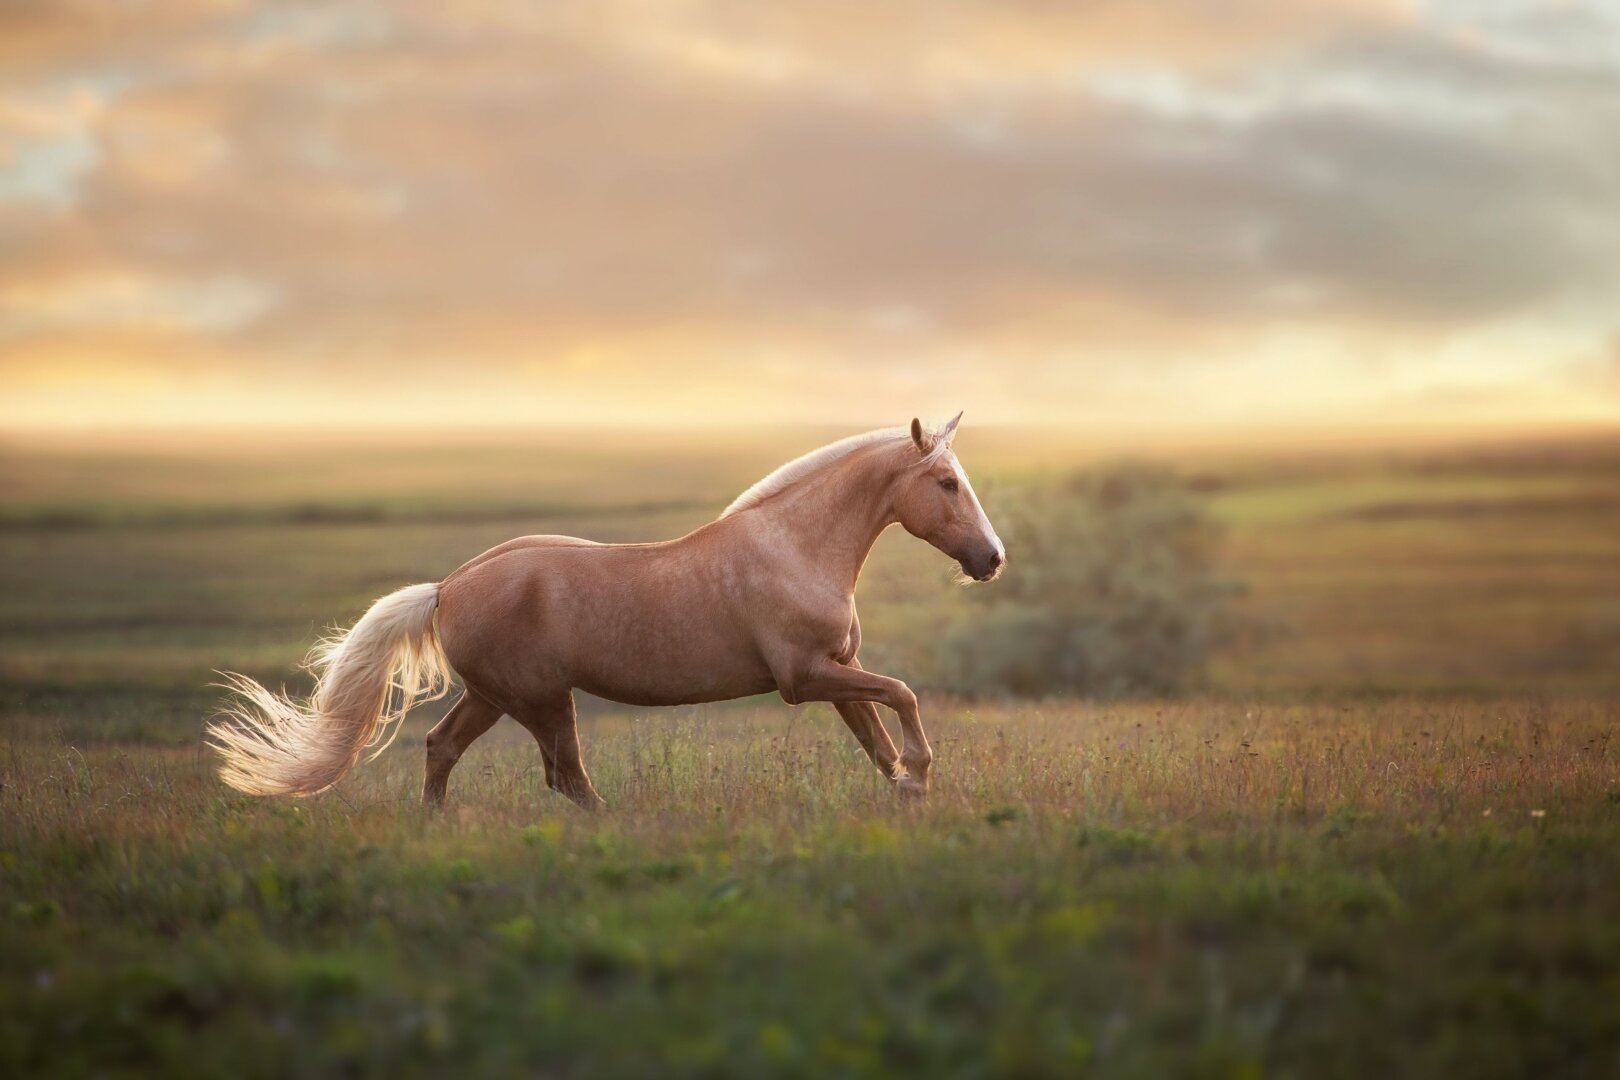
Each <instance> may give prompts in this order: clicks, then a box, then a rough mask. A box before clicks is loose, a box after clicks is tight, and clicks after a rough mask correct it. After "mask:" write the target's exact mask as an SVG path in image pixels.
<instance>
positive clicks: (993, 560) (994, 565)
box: [990, 551, 1007, 570]
mask: <svg viewBox="0 0 1620 1080" xmlns="http://www.w3.org/2000/svg"><path fill="white" fill-rule="evenodd" d="M1006 561H1007V560H1006V559H1005V558H1004V557H1003V556H1002V554H1001V552H999V551H992V552H991V553H990V569H992V570H999V569H1001V564H1002V563H1004V562H1006Z"/></svg>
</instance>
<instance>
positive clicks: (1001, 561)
mask: <svg viewBox="0 0 1620 1080" xmlns="http://www.w3.org/2000/svg"><path fill="white" fill-rule="evenodd" d="M1006 565H1007V557H1006V556H1005V555H1003V554H1002V553H1001V552H1000V551H996V550H991V551H988V552H986V553H985V554H984V555H982V556H979V557H977V558H973V559H963V560H962V571H963V572H964V573H966V574H967V576H968V577H970V578H972V579H973V580H974V581H994V580H996V578H998V577H1000V576H1001V568H1002V567H1003V566H1006Z"/></svg>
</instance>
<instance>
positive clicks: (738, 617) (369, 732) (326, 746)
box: [206, 413, 1007, 809]
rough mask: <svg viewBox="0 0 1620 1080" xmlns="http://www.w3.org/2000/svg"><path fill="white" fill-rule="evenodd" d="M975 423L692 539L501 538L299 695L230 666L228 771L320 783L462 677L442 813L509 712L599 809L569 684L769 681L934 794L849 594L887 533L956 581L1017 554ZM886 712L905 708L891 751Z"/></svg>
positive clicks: (911, 719)
mask: <svg viewBox="0 0 1620 1080" xmlns="http://www.w3.org/2000/svg"><path fill="white" fill-rule="evenodd" d="M961 419H962V414H961V413H957V414H956V416H955V417H954V418H953V419H952V420H951V421H950V422H949V423H947V424H945V425H944V426H943V427H941V428H939V429H937V430H930V429H928V428H925V427H924V425H923V424H922V423H921V422H920V421H919V420H916V419H913V420H912V421H911V425H910V427H909V429H907V428H891V429H884V430H880V431H873V432H868V433H866V434H863V435H855V436H851V437H850V438H846V439H842V440H840V441H838V442H834V443H831V444H829V445H827V446H823V447H821V448H820V449H817V450H813V451H811V452H810V453H808V454H805V455H804V456H802V457H799V458H796V459H794V460H793V461H790V462H788V463H787V464H785V465H783V466H781V467H780V468H778V469H776V470H775V471H774V472H772V473H770V474H769V475H768V476H766V477H765V478H764V479H762V480H760V481H759V482H758V483H756V484H754V485H753V486H752V487H750V488H749V489H748V490H746V491H744V492H743V493H742V494H741V495H739V496H738V497H737V498H736V499H735V500H734V501H733V502H732V503H731V505H729V506H728V507H726V509H725V511H724V512H723V513H722V514H721V515H720V516H719V517H718V518H716V519H715V520H714V521H711V522H709V523H708V524H706V525H703V526H701V527H700V528H698V529H695V530H693V531H692V532H690V533H688V534H686V535H685V536H682V537H679V538H678V539H674V540H667V541H662V542H658V543H644V544H599V543H595V542H592V541H590V540H582V539H579V538H577V537H572V536H524V537H519V538H518V539H515V540H509V541H507V542H506V543H504V544H501V545H499V546H497V547H494V548H491V549H490V550H488V551H486V552H484V553H483V554H482V555H479V556H478V557H477V558H475V559H473V560H471V561H470V562H468V563H465V564H464V565H462V566H461V567H460V568H459V569H457V570H456V571H455V572H454V573H452V574H450V576H449V577H446V578H445V579H444V580H443V581H440V582H438V583H437V584H433V583H428V584H421V585H410V586H407V587H405V588H402V589H399V590H397V591H395V592H392V593H390V594H388V595H387V596H384V597H382V598H381V599H380V600H378V601H376V603H374V604H373V605H372V606H371V608H370V609H369V610H368V611H367V612H366V613H365V614H364V615H363V616H361V618H360V619H359V621H358V622H356V623H355V624H354V626H353V627H351V628H350V629H349V630H348V631H347V632H342V633H337V634H335V635H334V636H331V637H329V638H327V639H325V640H323V641H322V642H320V643H319V644H318V645H317V646H316V647H315V649H314V650H313V651H312V652H311V654H310V657H309V659H308V660H307V661H306V665H307V666H308V667H309V668H310V670H311V671H312V672H313V673H314V674H315V676H316V680H315V687H314V691H313V693H312V694H311V695H310V697H309V698H308V699H307V700H304V701H298V700H294V699H291V698H289V697H287V696H285V695H283V694H276V693H273V692H271V691H269V690H267V689H265V687H264V686H262V685H261V684H259V683H258V682H255V681H254V680H252V679H250V678H247V677H246V676H243V675H239V674H234V673H222V674H223V677H224V678H225V680H226V681H225V683H224V684H223V685H224V686H225V687H226V688H227V689H228V690H230V691H231V695H230V697H229V699H228V702H227V704H226V706H225V707H224V708H223V709H222V711H221V713H220V715H219V716H218V717H216V718H215V720H214V721H213V722H211V723H210V724H209V725H208V728H207V736H206V739H207V741H208V742H209V743H210V744H211V745H212V746H213V748H214V749H215V750H216V751H217V752H218V755H219V759H220V762H219V775H220V777H221V779H222V780H223V781H224V782H225V783H226V784H228V785H230V786H231V787H233V788H236V789H237V790H239V791H242V792H246V793H248V794H251V795H287V796H303V795H312V794H315V793H317V792H321V791H324V790H326V789H327V788H329V787H331V786H332V785H333V784H335V783H337V781H338V780H340V779H341V778H342V777H343V776H344V775H345V774H346V773H348V772H349V770H350V769H352V768H353V767H354V766H355V765H356V764H357V763H358V762H359V761H360V759H361V758H362V756H363V755H364V754H365V751H366V750H368V749H373V748H374V753H373V754H372V755H371V756H372V757H375V756H376V754H379V753H381V752H382V751H383V750H384V749H386V748H387V746H388V744H389V743H390V742H392V740H393V737H394V736H395V735H397V734H398V732H399V728H400V727H401V724H400V721H401V720H402V719H403V718H404V716H405V714H406V713H407V712H409V711H410V709H411V707H412V706H413V705H414V704H415V703H417V702H418V701H424V700H432V699H435V698H439V697H443V696H444V695H445V694H446V693H447V692H448V691H449V688H450V683H451V676H452V673H454V674H455V675H458V676H460V678H461V683H462V686H463V692H462V695H461V697H460V699H459V700H458V701H457V702H456V703H455V704H454V705H453V706H452V707H451V708H450V710H449V711H448V712H447V713H446V714H445V716H444V719H443V720H441V721H440V722H439V723H438V724H437V725H436V726H435V727H434V728H433V729H432V730H431V731H429V732H428V734H427V739H426V743H427V764H426V775H425V778H424V780H423V785H422V801H423V802H424V804H426V805H429V806H439V805H442V804H443V802H444V799H445V793H446V788H447V785H448V782H449V777H450V771H451V769H453V768H454V767H455V764H456V762H457V761H458V760H459V759H460V758H461V755H462V754H463V753H465V752H466V750H467V747H468V746H470V745H471V744H472V743H473V741H474V740H475V739H477V738H478V737H479V736H481V735H483V734H484V733H485V732H486V731H488V730H489V729H490V728H491V727H493V726H494V725H495V722H496V721H497V720H499V719H500V718H501V717H502V716H503V715H506V716H511V717H512V718H513V719H515V720H517V722H518V723H520V724H522V725H523V726H524V727H525V728H527V729H528V730H529V732H530V733H531V734H532V735H533V736H534V738H535V741H536V742H537V743H539V746H540V754H541V758H542V761H543V764H544V767H545V776H546V783H547V786H548V787H550V788H551V789H552V790H554V791H557V792H559V793H561V794H562V795H564V796H566V797H567V798H569V799H571V800H573V801H574V802H575V803H577V804H579V805H580V806H582V807H585V808H587V809H595V808H598V807H600V806H602V805H604V804H603V801H602V799H601V797H600V796H599V795H598V794H597V792H596V789H595V788H594V787H593V786H592V785H591V779H590V776H589V774H588V773H587V772H586V770H585V763H584V760H583V758H582V757H581V753H580V743H579V732H578V727H577V724H576V721H575V713H574V691H575V690H583V691H585V692H586V693H590V694H594V695H596V696H597V697H601V698H606V699H608V700H610V701H616V702H620V703H622V704H626V705H642V706H658V705H686V704H696V703H700V702H710V701H723V700H729V699H732V698H739V697H746V696H749V695H753V694H761V693H769V692H771V691H776V692H777V693H779V694H780V695H781V696H782V699H783V700H784V701H786V702H787V703H788V704H790V705H797V704H799V703H801V702H808V701H826V702H831V703H832V704H833V705H834V706H835V707H836V708H837V710H838V715H839V716H840V717H841V718H842V719H843V721H844V723H845V724H846V725H847V726H848V727H849V729H850V731H851V732H852V733H853V734H854V736H855V738H856V740H857V741H858V742H859V743H860V745H861V749H863V750H864V751H865V752H866V754H867V756H868V757H869V758H871V760H872V762H873V764H875V765H876V766H877V768H878V770H879V772H880V773H881V774H882V775H883V776H884V777H885V778H886V779H887V780H888V781H889V782H890V784H891V785H892V786H893V787H894V788H895V789H896V790H897V791H898V793H899V795H900V796H901V797H905V798H920V797H922V796H924V795H926V794H927V792H928V787H929V776H928V773H929V767H930V765H931V764H932V763H933V750H932V748H931V747H930V746H929V744H928V736H927V734H926V733H925V732H924V730H923V724H922V717H921V715H920V713H919V712H918V707H917V695H916V694H914V693H912V691H911V688H910V687H908V686H907V685H906V684H905V683H903V682H901V681H900V680H899V679H895V678H891V677H889V676H887V675H879V674H877V673H875V672H870V671H867V670H866V669H865V668H863V667H862V666H861V662H860V660H859V658H858V653H859V652H860V647H861V622H860V618H859V616H858V615H857V613H856V610H855V585H856V580H857V579H858V578H859V577H860V572H861V567H862V565H863V564H864V563H865V562H866V558H867V555H868V553H869V552H871V550H872V546H873V545H874V544H875V543H876V542H877V539H878V536H879V535H880V534H882V533H883V531H884V530H886V529H887V528H889V526H891V525H894V524H899V525H900V526H902V527H903V528H904V529H905V530H906V531H907V532H909V533H911V534H912V535H913V536H916V537H918V538H920V539H922V540H924V541H926V542H928V543H929V544H931V545H933V546H934V547H935V548H937V549H938V550H940V551H941V552H943V553H944V554H946V555H947V556H949V557H950V558H951V559H953V560H955V561H956V562H957V563H958V564H959V566H960V568H961V575H962V577H963V579H964V582H965V581H966V580H967V579H971V580H973V581H980V582H985V581H991V580H993V579H995V578H996V577H998V576H1000V574H1001V572H1002V568H1003V567H1004V566H1005V565H1006V561H1007V552H1006V548H1005V547H1004V546H1003V544H1002V542H1001V538H1000V537H998V536H997V535H996V531H995V529H994V528H993V527H992V526H991V524H990V521H989V519H988V518H987V517H986V516H985V512H984V509H983V507H982V506H981V505H980V504H979V499H978V496H977V495H976V494H975V493H974V491H973V486H972V484H970V483H969V482H968V477H967V473H966V472H965V471H964V470H963V468H962V466H961V463H960V462H959V461H957V459H956V455H955V453H954V452H953V451H952V449H951V441H952V439H953V437H954V435H955V432H956V427H957V424H958V423H959V422H960V421H961ZM874 703H875V704H874ZM876 704H881V705H884V706H886V707H887V708H888V709H890V710H892V711H893V712H894V714H895V716H896V717H897V718H898V719H899V723H900V729H901V733H902V748H901V749H900V750H899V751H898V752H897V751H896V749H895V746H894V742H893V740H892V739H891V738H890V736H889V733H888V731H887V730H886V729H885V727H884V725H883V722H882V719H881V718H880V716H879V714H878V711H877V708H876V707H875V705H876ZM385 733H389V734H387V737H386V738H385V737H384V736H385Z"/></svg>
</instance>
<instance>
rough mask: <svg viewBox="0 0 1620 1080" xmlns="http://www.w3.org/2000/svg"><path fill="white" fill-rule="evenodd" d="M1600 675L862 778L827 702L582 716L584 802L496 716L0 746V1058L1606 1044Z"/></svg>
mask: <svg viewBox="0 0 1620 1080" xmlns="http://www.w3.org/2000/svg"><path fill="white" fill-rule="evenodd" d="M1612 721H1613V716H1612V712H1611V711H1610V710H1609V708H1608V707H1607V706H1605V705H1600V704H1579V703H1564V704H1561V705H1558V706H1554V707H1546V706H1538V705H1534V704H1524V703H1511V704H1509V703H1501V704H1496V705H1492V706H1489V707H1480V706H1474V705H1469V706H1457V705H1437V704H1432V703H1430V704H1394V703H1387V704H1382V705H1364V706H1358V707H1356V708H1354V709H1333V708H1294V709H1281V710H1265V711H1254V710H1245V709H1243V708H1241V707H1237V706H1211V705H1203V704H1183V705H1175V706H1170V705H1159V706H1153V705H1137V706H1128V707H1109V708H1101V707H1091V706H1076V705H1045V706H1034V707H1029V708H997V709H989V710H984V709H981V710H978V711H970V710H967V709H965V708H963V707H960V706H949V705H946V706H944V707H942V708H939V709H936V710H935V711H934V712H933V715H932V723H933V728H934V731H935V733H936V741H937V742H938V744H939V759H940V760H939V767H938V783H937V790H936V792H935V794H934V796H933V797H932V798H931V801H930V803H929V805H928V806H927V807H925V808H923V809H921V810H920V811H913V810H909V809H907V808H906V807H902V806H900V805H897V804H896V802H895V801H894V800H893V799H892V798H891V796H890V795H889V793H888V792H886V791H884V790H882V789H881V788H882V782H881V780H880V779H879V778H877V777H876V776H875V774H873V773H872V772H871V771H870V767H869V766H867V765H866V764H865V762H864V761H863V760H860V759H859V757H858V755H857V754H856V753H855V751H854V750H853V747H852V746H851V745H850V744H849V740H848V739H847V737H846V736H845V734H844V733H843V731H842V729H841V727H840V726H839V724H838V721H837V719H836V717H835V716H834V715H833V714H832V713H831V711H830V710H829V709H826V708H825V707H810V708H806V709H802V710H795V711H790V710H787V709H786V708H773V709H749V708H738V709H708V710H688V711H684V712H681V713H679V714H676V715H668V714H661V715H651V716H638V717H636V718H633V719H632V718H628V717H623V716H617V715H611V716H603V717H599V718H597V719H596V720H595V721H594V722H593V723H591V724H589V725H588V733H587V741H588V746H587V753H588V756H589V761H590V764H591V765H592V767H593V769H594V771H595V773H596V777H597V780H598V783H599V786H600V787H601V788H602V790H603V791H604V793H605V794H606V795H607V796H608V798H609V799H610V800H611V803H612V809H611V811H610V812H609V813H608V814H605V815H600V816H594V817H593V816H586V815H583V814H580V813H578V812H575V811H573V810H572V809H571V808H570V807H569V806H568V805H567V804H565V803H563V802H561V800H560V799H558V798H557V797H555V796H553V795H551V794H550V793H549V792H547V791H545V789H544V787H543V784H542V782H541V780H540V777H539V774H538V768H537V760H536V758H537V755H536V753H535V751H534V749H533V747H532V746H531V745H530V744H528V743H527V741H526V737H523V738H519V737H518V735H519V734H521V733H518V732H517V731H516V729H515V726H513V729H512V731H507V732H503V733H502V734H501V735H499V736H496V737H492V738H491V740H490V741H488V742H486V743H483V744H479V745H478V746H477V747H475V749H474V750H473V751H472V752H470V753H469V755H468V757H467V758H466V759H465V760H464V761H463V763H462V764H461V766H460V769H459V771H458V772H457V774H456V775H455V777H454V778H453V780H452V793H451V795H452V803H451V806H450V808H449V809H448V810H447V811H446V812H444V813H440V814H435V813H430V812H427V811H424V810H422V809H420V808H418V807H417V806H416V805H415V799H414V797H415V794H416V787H417V784H418V782H419V773H418V769H419V766H420V748H419V743H418V739H417V737H416V735H417V734H419V730H418V732H415V733H413V735H412V736H408V737H406V738H404V739H401V740H400V744H399V745H398V746H397V747H396V749H394V750H391V751H390V752H389V753H388V754H386V755H385V756H384V757H383V758H382V759H381V760H379V761H378V762H376V763H373V764H371V765H369V766H366V767H364V768H362V769H361V770H360V771H359V772H358V773H356V774H355V775H354V777H353V778H352V779H351V780H350V781H349V782H347V783H345V784H344V785H343V786H342V787H340V788H339V789H338V790H337V791H336V792H334V793H331V794H329V795H327V796H324V797H321V798H317V799H314V800H309V801H306V802H264V801H254V800H249V799H246V798H242V797H239V796H236V795H234V794H232V793H230V792H228V791H225V790H223V789H222V788H221V787H220V786H219V785H218V784H217V783H215V782H214V781H213V780H212V779H211V778H210V776H209V774H208V771H207V762H206V760H205V759H203V758H202V757H201V756H200V755H199V754H198V753H197V752H196V750H195V749H189V748H188V749H160V748H152V747H129V746H118V745H99V746H98V745H90V746H87V747H75V746H71V745H69V744H67V743H65V742H61V741H58V740H56V739H53V738H51V737H50V736H49V735H43V736H40V737H39V738H37V739H30V740H27V741H20V742H12V743H11V744H10V745H9V746H8V747H7V749H6V751H5V757H4V758H3V759H0V761H3V768H4V781H5V787H4V790H3V792H0V798H3V800H4V808H3V809H4V813H3V816H0V956H3V957H4V960H3V961H0V1068H4V1070H5V1071H6V1072H8V1073H9V1074H11V1075H39V1074H42V1073H47V1072H63V1073H67V1072H96V1071H101V1070H105V1069H116V1068H136V1069H141V1070H150V1071H160V1072H193V1071H199V1070H200V1071H206V1072H211V1073H223V1074H234V1075H241V1074H270V1073H280V1074H293V1075H338V1074H343V1075H353V1074H357V1073H358V1074H364V1075H388V1074H398V1073H400V1072H407V1073H421V1072H431V1071H440V1070H446V1071H448V1070H457V1071H463V1070H465V1071H471V1072H478V1073H485V1074H510V1073H512V1072H522V1073H539V1074H541V1075H558V1076H596V1075H648V1074H659V1075H692V1076H702V1075H735V1076H766V1075H784V1076H827V1075H849V1076H877V1075H889V1074H893V1073H895V1072H907V1073H917V1072H928V1073H931V1074H936V1075H944V1076H999V1075H1009V1074H1026V1075H1072V1074H1073V1073H1074V1072H1076V1071H1084V1070H1092V1071H1095V1072H1096V1073H1097V1074H1099V1075H1124V1076H1159V1075H1171V1074H1174V1075H1211V1076H1235V1075H1257V1074H1261V1073H1264V1074H1271V1075H1292V1076H1310V1077H1318V1076H1364V1075H1368V1074H1369V1073H1373V1072H1384V1073H1394V1074H1397V1075H1411V1076H1431V1075H1469V1076H1522V1075H1545V1074H1548V1073H1550V1072H1559V1073H1562V1074H1565V1075H1580V1074H1586V1075H1603V1074H1607V1073H1612V1070H1613V1069H1614V1067H1615V1066H1616V1065H1617V1064H1620V998H1617V997H1616V996H1615V994H1614V986H1615V977H1616V975H1617V973H1620V894H1617V893H1616V892H1615V890H1614V882H1615V881H1616V880H1617V877H1620V786H1617V773H1616V766H1617V764H1620V761H1617V749H1620V748H1617V747H1615V746H1614V745H1612V744H1611V741H1610V728H1611V727H1612Z"/></svg>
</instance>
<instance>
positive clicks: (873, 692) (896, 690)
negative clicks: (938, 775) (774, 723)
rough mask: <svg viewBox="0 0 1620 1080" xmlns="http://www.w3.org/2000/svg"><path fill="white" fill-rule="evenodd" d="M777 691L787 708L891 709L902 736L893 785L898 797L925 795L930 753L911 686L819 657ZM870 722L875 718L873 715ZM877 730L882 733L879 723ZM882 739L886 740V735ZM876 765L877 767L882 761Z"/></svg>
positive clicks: (931, 751)
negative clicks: (815, 704)
mask: <svg viewBox="0 0 1620 1080" xmlns="http://www.w3.org/2000/svg"><path fill="white" fill-rule="evenodd" d="M781 690H782V697H783V698H784V699H785V700H786V701H787V702H788V704H790V705H797V704H799V703H800V702H803V701H830V702H832V703H833V704H834V705H838V704H840V703H849V702H872V701H876V702H878V703H880V704H882V705H887V706H888V707H889V708H890V709H893V710H894V714H895V716H897V717H899V718H900V731H901V733H902V735H903V737H904V740H903V746H902V748H901V751H900V764H901V766H903V767H904V768H905V770H906V771H905V775H904V776H901V777H900V778H899V780H898V781H897V784H896V786H897V787H898V788H899V790H900V793H901V794H902V795H908V796H921V795H925V794H927V793H928V768H929V766H930V765H932V764H933V762H934V751H933V749H932V748H931V747H930V746H929V745H928V735H927V734H926V733H925V732H924V731H923V726H922V716H921V714H920V713H919V712H918V711H917V695H916V694H914V693H912V692H911V687H909V686H907V685H906V684H905V683H903V682H901V681H900V680H899V679H891V678H889V677H888V676H887V675H877V674H874V673H873V672H870V671H866V670H863V669H862V668H860V667H846V666H844V665H843V664H840V663H838V662H837V661H836V660H833V659H832V658H831V657H821V658H818V659H816V660H815V661H813V662H811V663H810V664H809V665H808V666H807V667H806V668H805V670H804V671H802V672H800V673H796V674H794V675H793V676H792V677H790V678H789V679H788V680H786V681H785V682H784V683H783V684H782V685H781ZM840 713H842V710H840ZM872 719H873V720H874V721H875V720H876V719H877V717H876V715H875V714H874V715H873V717H872ZM852 726H853V725H852ZM877 729H878V730H879V731H882V730H883V728H882V724H881V723H880V724H878V725H877ZM884 738H885V741H886V740H887V735H886V734H885V736H884ZM890 745H891V746H892V745H893V744H890ZM874 760H876V755H874ZM878 764H879V767H880V768H881V767H882V762H879V763H878Z"/></svg>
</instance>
